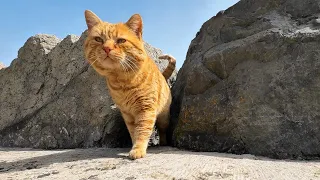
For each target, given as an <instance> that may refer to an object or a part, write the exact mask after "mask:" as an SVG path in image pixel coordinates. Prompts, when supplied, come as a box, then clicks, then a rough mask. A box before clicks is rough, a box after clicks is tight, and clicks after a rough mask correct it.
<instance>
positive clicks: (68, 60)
mask: <svg viewBox="0 0 320 180" xmlns="http://www.w3.org/2000/svg"><path fill="white" fill-rule="evenodd" d="M85 36H86V33H84V34H83V35H82V36H81V37H80V38H79V37H77V36H74V35H70V36H67V37H66V38H65V39H63V40H60V39H58V38H56V37H55V36H51V35H36V36H34V37H31V38H29V39H28V40H27V42H26V43H25V45H24V46H23V47H22V48H21V49H20V50H19V53H18V58H17V59H15V60H14V61H13V62H12V64H11V65H10V67H8V68H5V69H2V70H1V71H0V102H1V103H0V110H1V111H0V112H1V113H0V146H20V147H35V148H75V147H91V146H106V147H121V146H126V145H128V144H130V143H131V140H130V137H129V135H128V132H127V130H126V127H125V124H124V122H123V120H122V118H121V115H120V113H119V111H118V110H117V109H115V108H114V106H113V102H112V100H111V97H110V96H109V95H108V92H107V89H106V85H105V81H104V79H103V78H101V77H100V76H99V75H98V74H97V73H96V72H95V71H94V70H93V68H91V67H89V65H88V63H86V61H85V59H84V55H83V46H82V45H83V42H84V39H85ZM146 48H147V51H148V53H149V54H150V56H151V57H152V58H153V59H157V57H158V56H159V55H161V54H162V52H161V50H159V49H155V48H153V47H151V46H150V45H148V44H146ZM157 62H158V63H159V64H160V65H159V66H160V67H164V65H163V64H164V63H167V62H160V61H158V60H157Z"/></svg>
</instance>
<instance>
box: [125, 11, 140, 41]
mask: <svg viewBox="0 0 320 180" xmlns="http://www.w3.org/2000/svg"><path fill="white" fill-rule="evenodd" d="M126 25H127V26H128V27H129V28H130V29H131V30H132V31H133V32H135V33H136V35H137V36H138V38H139V39H141V38H142V18H141V16H140V15H139V14H134V15H132V16H131V18H130V19H129V20H128V21H127V22H126Z"/></svg>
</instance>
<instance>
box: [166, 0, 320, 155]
mask: <svg viewBox="0 0 320 180" xmlns="http://www.w3.org/2000/svg"><path fill="white" fill-rule="evenodd" d="M319 13H320V1H319V0H241V1H240V2H238V3H237V4H236V5H234V6H233V7H231V8H229V9H227V10H226V11H224V12H221V13H219V14H218V15H217V16H216V17H213V18H212V19H210V20H208V21H207V22H206V23H204V24H203V26H202V28H201V30H200V31H199V32H198V33H197V35H196V37H195V39H194V40H193V41H192V42H191V45H190V47H189V51H188V54H187V59H186V61H185V63H184V65H183V67H182V68H181V69H180V71H179V74H178V77H177V81H176V83H175V85H174V87H173V95H174V101H173V105H172V111H173V115H174V116H173V118H172V123H173V126H174V127H176V128H175V130H174V132H173V135H174V136H173V141H174V144H175V145H176V146H178V147H183V148H188V149H194V150H200V151H219V152H231V153H251V154H255V155H263V156H269V157H273V158H318V157H319V156H320V133H319V132H320V73H319V72H320V51H319V49H320V30H319V26H318V25H319V23H318V21H319V20H318V18H319Z"/></svg>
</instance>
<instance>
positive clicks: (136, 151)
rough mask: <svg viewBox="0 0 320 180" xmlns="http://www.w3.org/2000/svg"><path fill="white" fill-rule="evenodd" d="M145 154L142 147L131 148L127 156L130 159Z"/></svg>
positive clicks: (141, 156)
mask: <svg viewBox="0 0 320 180" xmlns="http://www.w3.org/2000/svg"><path fill="white" fill-rule="evenodd" d="M146 154H147V151H146V150H143V149H132V150H131V151H130V152H129V158H130V159H132V160H135V159H139V158H143V157H145V156H146Z"/></svg>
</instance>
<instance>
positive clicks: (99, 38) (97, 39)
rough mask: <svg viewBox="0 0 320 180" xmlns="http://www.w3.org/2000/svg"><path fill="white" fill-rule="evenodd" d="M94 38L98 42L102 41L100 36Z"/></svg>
mask: <svg viewBox="0 0 320 180" xmlns="http://www.w3.org/2000/svg"><path fill="white" fill-rule="evenodd" d="M94 40H96V41H97V42H99V43H103V39H102V38H101V37H95V38H94Z"/></svg>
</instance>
